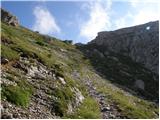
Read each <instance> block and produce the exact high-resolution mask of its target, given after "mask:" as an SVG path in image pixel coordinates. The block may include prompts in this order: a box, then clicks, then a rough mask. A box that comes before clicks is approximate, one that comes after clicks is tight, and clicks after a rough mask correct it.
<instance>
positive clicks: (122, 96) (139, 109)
mask: <svg viewBox="0 0 160 120" xmlns="http://www.w3.org/2000/svg"><path fill="white" fill-rule="evenodd" d="M93 76H94V75H93V73H90V77H91V78H92V80H93V82H94V85H95V86H96V87H97V90H98V91H99V92H101V93H104V94H105V95H107V100H108V101H107V102H111V103H112V102H115V103H116V104H118V106H119V108H120V109H121V110H122V114H123V115H125V116H127V117H128V118H135V119H136V118H141V119H145V118H148V119H149V118H157V117H158V116H157V115H155V114H154V112H155V113H158V108H157V107H156V106H155V105H154V104H153V103H150V102H148V101H145V100H142V99H140V98H138V97H136V96H133V95H126V93H125V92H124V91H122V90H121V89H120V88H118V87H116V86H114V85H110V84H111V83H110V82H109V81H105V80H103V79H100V78H96V77H95V78H93ZM97 79H99V81H97Z"/></svg>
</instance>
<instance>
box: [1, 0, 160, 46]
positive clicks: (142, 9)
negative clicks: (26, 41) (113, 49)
mask: <svg viewBox="0 0 160 120" xmlns="http://www.w3.org/2000/svg"><path fill="white" fill-rule="evenodd" d="M1 6H2V8H4V9H6V10H8V11H10V12H11V13H13V14H14V15H16V16H17V17H18V19H19V21H20V24H21V25H22V26H25V27H27V28H30V29H32V30H35V31H39V32H40V33H42V34H48V35H51V36H55V37H57V38H59V39H62V40H65V39H69V40H73V41H74V43H77V42H82V43H87V42H89V41H90V40H92V39H94V38H95V37H96V35H97V33H98V32H100V31H111V30H115V29H119V28H123V27H128V26H134V25H138V24H143V23H146V22H149V21H154V20H159V19H160V16H159V15H160V2H158V0H130V2H129V0H92V1H91V0H90V1H84V0H83V1H65V0H63V1H47V0H41V1H4V0H3V1H2V2H1Z"/></svg>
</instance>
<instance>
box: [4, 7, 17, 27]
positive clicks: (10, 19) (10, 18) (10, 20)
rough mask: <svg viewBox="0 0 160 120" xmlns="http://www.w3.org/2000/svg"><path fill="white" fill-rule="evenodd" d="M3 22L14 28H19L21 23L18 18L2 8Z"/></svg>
mask: <svg viewBox="0 0 160 120" xmlns="http://www.w3.org/2000/svg"><path fill="white" fill-rule="evenodd" d="M1 20H2V21H3V22H5V23H7V24H9V25H12V26H19V21H18V19H17V17H16V16H14V15H12V14H11V13H9V12H8V11H6V10H4V9H2V8H1Z"/></svg>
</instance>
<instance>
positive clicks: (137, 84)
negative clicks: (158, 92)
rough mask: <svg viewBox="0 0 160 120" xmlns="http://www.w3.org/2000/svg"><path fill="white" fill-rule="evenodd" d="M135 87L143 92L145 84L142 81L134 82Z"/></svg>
mask: <svg viewBox="0 0 160 120" xmlns="http://www.w3.org/2000/svg"><path fill="white" fill-rule="evenodd" d="M135 87H136V88H139V89H142V90H144V88H145V84H144V82H143V81H142V80H136V81H135Z"/></svg>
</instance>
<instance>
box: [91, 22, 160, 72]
mask: <svg viewBox="0 0 160 120" xmlns="http://www.w3.org/2000/svg"><path fill="white" fill-rule="evenodd" d="M89 44H96V45H98V46H99V47H103V48H104V52H105V51H108V50H109V51H113V52H116V53H120V54H123V55H125V56H130V57H131V58H132V59H133V60H134V61H136V62H138V63H141V64H144V66H145V67H146V68H148V69H150V70H151V71H152V72H155V73H156V74H158V73H159V72H158V69H159V67H158V66H159V21H154V22H149V23H146V24H143V25H138V26H134V27H129V28H123V29H119V30H115V31H109V32H107V31H104V32H99V33H98V36H97V37H96V38H95V39H94V40H93V41H91V42H90V43H89Z"/></svg>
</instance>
